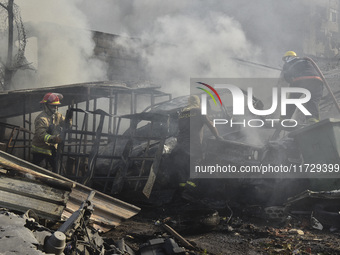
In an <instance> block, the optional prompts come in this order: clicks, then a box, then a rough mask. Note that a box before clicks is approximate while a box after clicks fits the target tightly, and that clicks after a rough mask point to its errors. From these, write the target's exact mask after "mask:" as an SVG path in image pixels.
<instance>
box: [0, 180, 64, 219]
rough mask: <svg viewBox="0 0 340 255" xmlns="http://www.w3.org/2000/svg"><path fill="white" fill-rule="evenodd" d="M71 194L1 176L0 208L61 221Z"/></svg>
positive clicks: (39, 184) (27, 181) (37, 183)
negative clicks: (30, 212)
mask: <svg viewBox="0 0 340 255" xmlns="http://www.w3.org/2000/svg"><path fill="white" fill-rule="evenodd" d="M69 194H70V192H69V191H65V190H61V189H55V188H52V187H50V186H48V185H45V184H42V183H39V182H36V181H33V180H31V179H23V178H18V177H9V176H6V175H4V174H0V207H4V208H8V209H11V210H16V211H20V212H22V213H25V212H26V211H27V210H29V209H33V210H34V212H35V213H36V214H37V215H38V216H39V217H41V218H44V219H49V220H60V219H61V215H62V212H63V211H64V208H65V205H66V203H67V200H68V197H69Z"/></svg>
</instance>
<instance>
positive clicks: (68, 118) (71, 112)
mask: <svg viewBox="0 0 340 255" xmlns="http://www.w3.org/2000/svg"><path fill="white" fill-rule="evenodd" d="M72 118H73V111H72V110H67V111H66V116H65V119H66V120H72Z"/></svg>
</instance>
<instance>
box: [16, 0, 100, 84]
mask: <svg viewBox="0 0 340 255" xmlns="http://www.w3.org/2000/svg"><path fill="white" fill-rule="evenodd" d="M80 2H81V1H80V0H77V1H67V0H62V1H52V0H31V1H24V0H17V1H15V3H16V4H17V5H18V6H19V7H20V9H21V14H22V20H23V21H24V23H25V28H26V34H27V37H28V39H27V47H26V54H25V55H26V56H27V58H28V59H27V61H28V62H29V63H32V64H31V67H33V68H35V69H36V72H32V71H31V70H25V71H19V72H17V75H16V76H15V80H14V87H15V88H19V87H20V88H27V87H42V86H55V85H59V84H70V83H79V82H90V81H98V80H107V77H106V66H105V64H104V63H103V62H101V61H100V60H98V59H94V58H92V56H93V49H94V46H95V44H94V42H93V40H92V34H91V32H90V31H89V30H88V23H87V18H86V16H85V15H84V14H83V13H82V12H81V11H80V10H79V9H78V8H77V6H76V4H77V3H80ZM36 37H38V38H39V39H38V40H37V39H36ZM38 59H39V62H38V61H37V60H38ZM28 77H29V78H30V79H27V78H28Z"/></svg>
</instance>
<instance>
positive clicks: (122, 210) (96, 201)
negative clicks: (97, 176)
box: [62, 185, 140, 231]
mask: <svg viewBox="0 0 340 255" xmlns="http://www.w3.org/2000/svg"><path fill="white" fill-rule="evenodd" d="M90 191H91V189H90V188H88V187H86V186H82V185H80V186H78V185H77V186H76V187H75V188H73V189H72V192H71V195H70V199H69V201H68V203H67V206H66V208H65V211H64V213H63V215H62V217H63V219H67V218H68V217H69V216H70V215H72V213H74V212H75V211H77V210H78V209H79V206H80V205H81V203H82V202H83V201H84V200H86V199H87V197H88V194H89V193H90ZM92 203H93V205H94V212H93V214H92V216H91V220H92V222H93V224H94V227H95V228H96V229H100V230H102V231H107V230H110V229H112V228H113V227H116V226H118V225H119V224H120V222H121V221H122V219H128V218H131V217H132V216H134V215H136V214H137V213H138V212H139V211H140V209H139V208H138V207H135V206H133V205H131V204H128V203H125V202H123V201H121V200H119V199H115V198H113V197H110V196H107V195H105V194H103V193H100V192H98V191H96V194H95V196H94V198H93V199H92Z"/></svg>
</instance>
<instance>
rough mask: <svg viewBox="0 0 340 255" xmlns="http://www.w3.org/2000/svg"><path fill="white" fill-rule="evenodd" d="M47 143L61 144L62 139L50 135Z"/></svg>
mask: <svg viewBox="0 0 340 255" xmlns="http://www.w3.org/2000/svg"><path fill="white" fill-rule="evenodd" d="M48 142H49V143H53V144H57V143H61V142H62V139H61V138H60V136H59V135H52V136H51V137H50V139H49V140H48Z"/></svg>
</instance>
